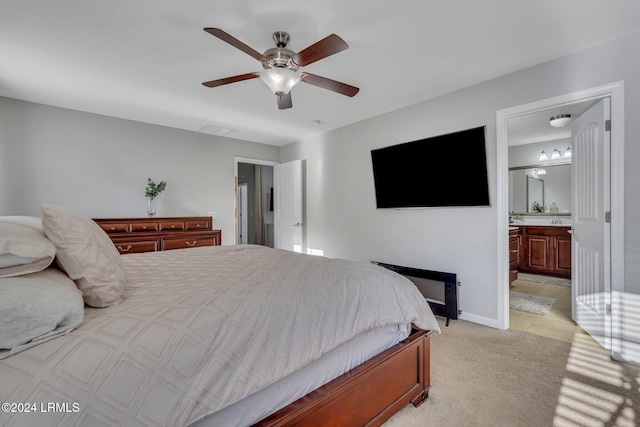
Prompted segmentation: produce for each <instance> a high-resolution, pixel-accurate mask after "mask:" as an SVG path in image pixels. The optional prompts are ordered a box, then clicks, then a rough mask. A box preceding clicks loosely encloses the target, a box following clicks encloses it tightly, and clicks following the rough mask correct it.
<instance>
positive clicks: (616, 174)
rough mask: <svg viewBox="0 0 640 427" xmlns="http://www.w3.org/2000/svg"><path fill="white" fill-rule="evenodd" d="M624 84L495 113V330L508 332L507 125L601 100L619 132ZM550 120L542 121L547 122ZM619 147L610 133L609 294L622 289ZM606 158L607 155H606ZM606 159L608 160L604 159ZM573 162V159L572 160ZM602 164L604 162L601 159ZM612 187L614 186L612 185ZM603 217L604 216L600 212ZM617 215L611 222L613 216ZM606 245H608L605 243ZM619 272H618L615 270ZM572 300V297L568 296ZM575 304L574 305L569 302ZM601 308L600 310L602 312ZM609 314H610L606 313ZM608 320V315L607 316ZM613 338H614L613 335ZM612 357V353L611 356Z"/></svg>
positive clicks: (621, 141)
mask: <svg viewBox="0 0 640 427" xmlns="http://www.w3.org/2000/svg"><path fill="white" fill-rule="evenodd" d="M623 89H624V84H623V83H622V82H618V83H614V84H611V85H605V86H602V87H597V88H593V89H588V90H585V91H581V92H576V93H572V94H567V95H563V96H559V97H556V98H550V99H546V100H541V101H537V102H534V103H531V104H525V105H521V106H518V107H513V108H509V109H506V110H501V111H499V112H498V113H497V154H498V176H499V178H498V220H499V224H500V226H499V227H498V236H499V237H498V246H499V249H498V250H499V252H498V254H499V258H498V261H499V267H500V268H499V271H500V274H499V279H500V280H499V282H498V283H497V286H498V306H499V313H498V327H500V328H502V329H508V328H509V287H508V274H509V272H508V238H507V234H508V225H507V224H508V217H509V214H508V194H509V193H508V192H509V184H508V167H509V151H508V149H509V143H508V142H509V121H510V120H511V119H514V118H518V117H524V116H527V115H533V114H538V113H541V114H543V115H548V114H547V113H549V112H550V111H551V109H552V108H555V107H568V106H572V105H578V104H580V103H583V102H586V103H589V102H592V101H597V100H599V99H603V98H610V99H611V102H612V105H613V107H612V113H614V114H612V122H613V123H616V125H615V126H619V129H622V128H623V124H624V103H623V97H622V93H623ZM549 118H550V116H549V117H546V120H547V121H548V120H549ZM623 146H624V138H623V134H622V132H618V133H615V132H612V133H611V150H610V156H611V157H610V161H611V165H612V166H611V181H610V187H609V193H610V199H611V202H610V203H611V209H610V212H611V223H610V224H611V232H610V233H611V239H610V245H611V246H609V247H605V248H603V250H604V251H605V253H607V255H608V257H607V260H606V261H605V263H606V267H605V268H606V269H607V271H608V272H610V275H609V277H608V280H610V286H609V292H615V291H616V290H621V289H622V288H623V285H624V281H623V280H624V279H623V277H621V274H622V273H621V272H622V271H623V268H622V266H623V254H622V251H620V252H616V251H611V248H613V247H616V246H617V245H620V244H621V242H622V241H623V236H624V234H623V221H622V213H623V193H622V191H621V190H620V189H621V188H622V186H621V184H622V181H623V175H622V173H623V164H624V158H623V155H622V153H623ZM607 156H609V153H607ZM607 158H608V157H607ZM574 161H575V159H574ZM602 161H604V159H602ZM616 183H617V184H618V185H616ZM603 214H604V212H603ZM616 214H617V215H619V217H618V218H615V217H614V215H616ZM502 224H504V225H502ZM606 245H609V242H607V243H606ZM618 269H619V270H618ZM572 298H573V299H575V296H572ZM572 303H575V301H572ZM604 308H605V307H604V306H603V309H604ZM609 310H610V311H609ZM606 311H609V312H610V313H613V315H614V316H615V312H616V306H615V305H613V306H611V305H610V306H608V307H606ZM609 316H611V314H610V315H609ZM608 325H609V326H608V327H604V328H602V329H604V332H605V333H606V335H608V337H609V339H610V337H611V335H612V331H611V321H610V319H608ZM614 336H615V335H614ZM614 357H615V352H614Z"/></svg>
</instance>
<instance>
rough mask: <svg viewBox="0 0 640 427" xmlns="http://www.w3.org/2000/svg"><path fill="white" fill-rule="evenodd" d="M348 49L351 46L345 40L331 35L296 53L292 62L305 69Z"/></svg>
mask: <svg viewBox="0 0 640 427" xmlns="http://www.w3.org/2000/svg"><path fill="white" fill-rule="evenodd" d="M348 48H349V45H348V44H347V43H346V42H345V41H344V40H342V39H341V38H340V37H338V36H337V35H335V34H331V35H329V36H327V37H325V38H323V39H322V40H320V41H319V42H316V43H314V44H312V45H311V46H309V47H308V48H306V49H303V50H301V51H300V52H298V53H296V54H295V55H293V58H292V60H293V62H295V63H296V64H297V65H299V66H300V67H304V66H306V65H309V64H312V63H314V62H316V61H319V60H321V59H323V58H326V57H327V56H331V55H333V54H335V53H338V52H342V51H343V50H345V49H348Z"/></svg>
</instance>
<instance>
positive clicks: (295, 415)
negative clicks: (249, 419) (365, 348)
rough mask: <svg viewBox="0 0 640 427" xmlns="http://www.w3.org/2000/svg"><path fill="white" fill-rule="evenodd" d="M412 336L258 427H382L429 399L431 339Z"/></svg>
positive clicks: (427, 335)
mask: <svg viewBox="0 0 640 427" xmlns="http://www.w3.org/2000/svg"><path fill="white" fill-rule="evenodd" d="M431 333H432V331H424V330H419V329H413V330H412V332H411V335H410V336H409V337H408V338H407V339H405V340H404V341H402V342H400V343H398V344H396V345H395V346H393V347H391V348H389V349H388V350H386V351H384V352H382V353H380V354H379V355H377V356H375V357H373V358H372V359H369V360H368V361H366V362H365V363H363V364H362V365H360V366H357V367H355V368H354V369H352V370H350V371H348V372H346V373H344V374H343V375H341V376H339V377H338V378H336V379H334V380H333V381H331V382H329V383H327V384H325V385H324V386H322V387H320V388H318V389H316V390H314V391H312V392H311V393H309V394H307V395H306V396H303V397H301V398H300V399H298V400H297V401H295V402H293V403H291V404H290V405H288V406H286V407H284V408H282V409H280V410H279V411H277V412H275V413H273V414H272V415H270V416H268V417H267V418H265V419H264V420H262V421H260V422H258V423H257V424H255V426H256V427H257V426H259V427H266V426H270V427H271V426H294V425H295V426H314V427H317V426H379V425H381V424H382V423H384V422H385V421H387V420H388V419H389V418H391V416H392V415H393V414H395V413H396V412H398V411H399V410H400V409H402V408H403V407H404V406H406V405H407V404H408V403H409V402H411V403H413V404H414V406H418V405H420V404H421V403H422V402H424V401H425V400H426V399H427V397H428V396H429V389H430V388H431V378H430V335H431Z"/></svg>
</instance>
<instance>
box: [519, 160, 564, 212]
mask: <svg viewBox="0 0 640 427" xmlns="http://www.w3.org/2000/svg"><path fill="white" fill-rule="evenodd" d="M535 201H537V202H538V203H540V205H541V207H542V210H543V212H535V211H534V210H533V209H532V205H533V203H534V202H535ZM553 205H555V206H557V208H558V212H550V211H549V209H550V208H551V206H553ZM509 212H513V213H516V214H521V215H549V214H552V215H571V164H570V163H565V164H555V165H533V166H524V167H516V168H510V169H509Z"/></svg>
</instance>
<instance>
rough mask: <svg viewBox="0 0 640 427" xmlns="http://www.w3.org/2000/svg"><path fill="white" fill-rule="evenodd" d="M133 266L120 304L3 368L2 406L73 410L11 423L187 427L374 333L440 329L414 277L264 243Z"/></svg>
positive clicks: (137, 261)
mask: <svg viewBox="0 0 640 427" xmlns="http://www.w3.org/2000/svg"><path fill="white" fill-rule="evenodd" d="M122 259H123V261H124V263H125V266H126V273H127V288H126V290H125V297H124V301H123V302H122V303H121V304H119V305H115V306H110V307H107V308H100V309H91V308H87V309H85V318H84V321H83V323H82V324H81V325H80V326H79V327H78V328H77V329H75V330H74V331H72V332H70V333H69V334H67V335H64V336H62V337H58V338H55V339H52V340H50V341H48V342H45V343H43V344H41V345H37V346H34V347H32V348H29V349H27V350H25V351H23V352H21V353H18V354H15V355H12V356H10V357H8V358H6V359H2V360H0V377H1V378H2V381H1V382H0V400H1V401H3V402H23V403H25V402H34V403H36V404H41V403H45V404H46V403H48V402H53V403H60V404H68V405H69V407H71V408H73V409H74V410H72V411H68V412H57V413H55V414H52V413H42V412H39V413H29V414H25V413H13V412H9V413H0V424H1V425H24V424H27V425H41V426H47V425H65V426H66V425H92V426H94V425H127V426H138V425H140V426H142V425H144V426H167V425H175V426H186V425H189V424H192V423H195V422H197V421H198V420H201V419H203V418H205V417H206V416H208V415H210V414H213V413H217V412H219V411H221V410H223V409H224V408H226V407H229V406H230V405H234V404H235V403H236V402H240V401H241V400H243V399H245V398H247V397H248V396H250V395H253V394H254V393H256V392H258V391H259V390H261V389H264V388H265V387H269V386H270V385H272V384H275V383H276V382H278V381H279V380H281V379H283V378H286V377H288V376H290V375H292V374H294V373H296V372H298V371H300V370H301V369H302V368H304V367H305V366H307V365H309V364H310V363H313V362H314V361H316V360H319V359H320V358H322V357H323V356H324V355H326V354H329V353H330V352H332V351H333V350H335V349H337V348H339V347H340V346H342V345H345V344H346V343H348V342H349V341H351V340H352V339H353V338H355V337H359V336H361V334H366V333H367V332H368V331H372V330H378V329H380V328H383V329H384V328H387V327H397V326H395V325H408V324H412V323H413V324H414V325H416V326H417V327H418V328H421V329H425V330H436V331H437V330H439V326H438V323H437V321H436V320H435V317H434V316H433V314H432V312H431V310H430V308H429V306H428V304H427V303H426V301H425V300H424V297H422V295H421V294H420V292H419V291H418V290H417V288H416V287H415V286H414V285H413V284H412V283H411V282H410V281H409V280H408V279H406V278H404V277H402V276H400V275H398V274H396V273H393V272H391V271H389V270H386V269H384V268H382V267H379V266H376V265H373V264H369V263H359V262H351V261H345V260H336V259H328V258H323V257H315V256H309V255H303V254H295V253H292V252H288V251H282V250H277V249H271V248H266V247H262V246H254V245H237V246H217V247H201V248H191V249H181V250H172V251H164V252H154V253H142V254H130V255H126V256H123V258H122ZM349 351H351V350H349ZM368 351H369V350H365V351H364V352H363V353H362V354H364V355H366V354H367V353H368ZM354 363H355V362H354ZM334 374H335V375H338V374H339V373H337V372H336V373H334ZM313 386H314V384H312V383H311V384H309V385H308V387H313ZM301 392H302V391H301ZM296 393H297V394H299V393H298V392H296ZM292 396H293V395H292ZM256 416H259V415H256Z"/></svg>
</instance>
